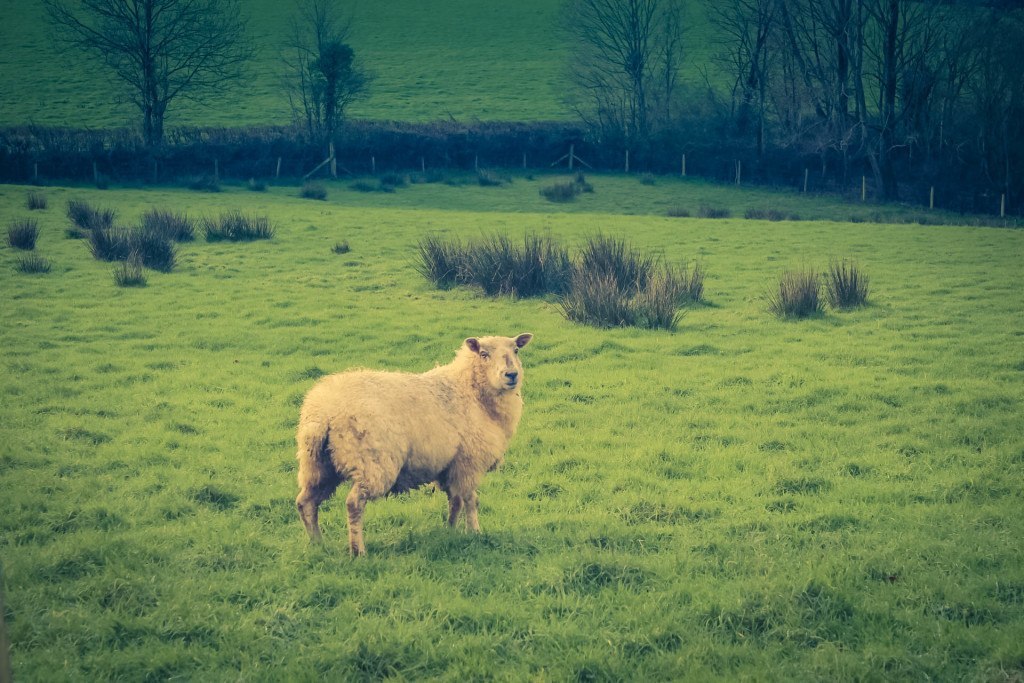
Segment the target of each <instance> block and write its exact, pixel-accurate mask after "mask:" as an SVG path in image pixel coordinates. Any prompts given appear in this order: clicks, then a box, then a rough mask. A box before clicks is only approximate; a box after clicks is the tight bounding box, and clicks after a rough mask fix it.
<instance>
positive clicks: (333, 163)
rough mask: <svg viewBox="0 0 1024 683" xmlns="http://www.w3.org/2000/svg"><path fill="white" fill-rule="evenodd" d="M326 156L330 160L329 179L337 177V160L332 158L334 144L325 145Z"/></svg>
mask: <svg viewBox="0 0 1024 683" xmlns="http://www.w3.org/2000/svg"><path fill="white" fill-rule="evenodd" d="M327 156H329V157H330V158H331V177H332V178H337V177H338V160H337V159H335V158H334V143H333V142H332V143H330V144H329V145H327Z"/></svg>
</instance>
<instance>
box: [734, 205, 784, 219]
mask: <svg viewBox="0 0 1024 683" xmlns="http://www.w3.org/2000/svg"><path fill="white" fill-rule="evenodd" d="M743 217H744V218H746V219H747V220H762V221H784V220H786V219H787V217H788V216H787V214H786V212H785V211H781V210H779V209H753V208H751V209H747V210H746V211H745V212H744V214H743ZM789 220H793V219H792V218H790V219H789Z"/></svg>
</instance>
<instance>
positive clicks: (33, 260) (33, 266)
mask: <svg viewBox="0 0 1024 683" xmlns="http://www.w3.org/2000/svg"><path fill="white" fill-rule="evenodd" d="M17 269H18V271H19V272H22V273H29V274H32V273H49V272H50V262H49V261H47V260H46V259H45V258H43V257H42V256H40V255H38V254H24V255H22V256H20V257H18V265H17Z"/></svg>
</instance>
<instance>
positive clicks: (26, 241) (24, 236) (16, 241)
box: [7, 218, 39, 251]
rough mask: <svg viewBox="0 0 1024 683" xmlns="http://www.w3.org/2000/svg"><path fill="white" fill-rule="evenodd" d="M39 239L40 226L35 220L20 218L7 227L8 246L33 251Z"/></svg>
mask: <svg viewBox="0 0 1024 683" xmlns="http://www.w3.org/2000/svg"><path fill="white" fill-rule="evenodd" d="M38 238H39V224H38V223H36V220H35V219H34V218H19V219H17V220H15V221H14V222H13V223H11V224H10V225H9V226H8V227H7V244H9V245H11V246H12V247H14V248H15V249H24V250H25V251H32V250H33V249H35V248H36V239H38Z"/></svg>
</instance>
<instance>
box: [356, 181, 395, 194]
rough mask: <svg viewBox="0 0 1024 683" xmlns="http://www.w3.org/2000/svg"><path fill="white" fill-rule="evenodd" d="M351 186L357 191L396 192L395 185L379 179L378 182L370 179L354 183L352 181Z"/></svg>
mask: <svg viewBox="0 0 1024 683" xmlns="http://www.w3.org/2000/svg"><path fill="white" fill-rule="evenodd" d="M349 188H350V189H352V190H355V191H356V192H394V191H395V186H394V185H385V184H384V183H383V182H381V181H379V180H378V181H377V182H376V183H374V182H372V181H369V180H357V181H355V182H354V183H352V184H351V185H349Z"/></svg>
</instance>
